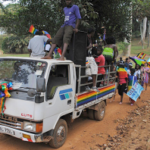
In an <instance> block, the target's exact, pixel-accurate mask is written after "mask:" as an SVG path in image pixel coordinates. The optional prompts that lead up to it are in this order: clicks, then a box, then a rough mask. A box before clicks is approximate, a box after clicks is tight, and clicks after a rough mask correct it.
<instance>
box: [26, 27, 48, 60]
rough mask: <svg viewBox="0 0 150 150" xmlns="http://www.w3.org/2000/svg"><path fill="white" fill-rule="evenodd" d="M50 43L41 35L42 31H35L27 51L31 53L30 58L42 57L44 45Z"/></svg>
mask: <svg viewBox="0 0 150 150" xmlns="http://www.w3.org/2000/svg"><path fill="white" fill-rule="evenodd" d="M50 41H51V40H50V39H49V38H48V37H47V36H45V35H43V32H42V30H39V31H37V32H36V33H35V36H34V37H33V38H32V39H30V41H29V45H28V51H29V52H30V53H31V55H30V57H38V58H42V57H44V56H45V51H44V43H50Z"/></svg>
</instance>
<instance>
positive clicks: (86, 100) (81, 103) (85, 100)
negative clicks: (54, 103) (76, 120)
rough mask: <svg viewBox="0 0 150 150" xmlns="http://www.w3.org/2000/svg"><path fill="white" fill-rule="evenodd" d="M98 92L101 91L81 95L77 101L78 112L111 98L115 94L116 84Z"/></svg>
mask: <svg viewBox="0 0 150 150" xmlns="http://www.w3.org/2000/svg"><path fill="white" fill-rule="evenodd" d="M98 90H99V91H100V92H99V93H97V92H95V91H90V92H84V93H82V94H79V95H78V96H77V100H76V110H79V109H81V108H82V109H83V107H85V108H87V107H89V106H92V105H93V104H97V103H98V102H100V101H102V100H106V99H108V98H111V97H112V96H113V95H114V94H115V84H112V85H108V86H105V87H101V88H98Z"/></svg>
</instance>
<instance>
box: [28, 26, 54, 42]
mask: <svg viewBox="0 0 150 150" xmlns="http://www.w3.org/2000/svg"><path fill="white" fill-rule="evenodd" d="M37 31H39V30H38V29H35V27H34V26H33V25H31V26H30V28H29V32H30V33H32V34H35V33H36V32H37ZM42 32H43V34H45V35H46V36H47V37H48V38H49V39H52V37H51V35H50V34H49V33H48V32H47V31H42Z"/></svg>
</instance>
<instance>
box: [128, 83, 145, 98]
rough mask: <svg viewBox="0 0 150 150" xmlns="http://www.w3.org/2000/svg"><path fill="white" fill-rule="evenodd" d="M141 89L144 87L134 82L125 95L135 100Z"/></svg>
mask: <svg viewBox="0 0 150 150" xmlns="http://www.w3.org/2000/svg"><path fill="white" fill-rule="evenodd" d="M143 90H144V88H143V87H142V86H141V85H140V84H139V83H138V82H136V83H135V84H134V85H133V86H132V88H131V90H130V91H128V92H127V95H128V96H129V97H130V98H131V99H133V100H134V101H137V99H138V98H139V96H140V95H141V92H142V91H143Z"/></svg>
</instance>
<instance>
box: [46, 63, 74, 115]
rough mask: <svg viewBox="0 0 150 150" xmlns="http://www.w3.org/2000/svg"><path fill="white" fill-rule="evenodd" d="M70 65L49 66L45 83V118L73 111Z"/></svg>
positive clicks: (72, 83)
mask: <svg viewBox="0 0 150 150" xmlns="http://www.w3.org/2000/svg"><path fill="white" fill-rule="evenodd" d="M71 66H72V65H71V64H59V65H58V64H57V65H56V64H54V65H52V66H51V71H50V74H49V79H48V82H47V101H46V111H45V117H50V116H54V115H57V114H63V113H64V114H65V113H66V112H69V111H70V112H71V111H72V110H73V109H74V97H75V85H74V82H73V72H74V70H73V67H71Z"/></svg>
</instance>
